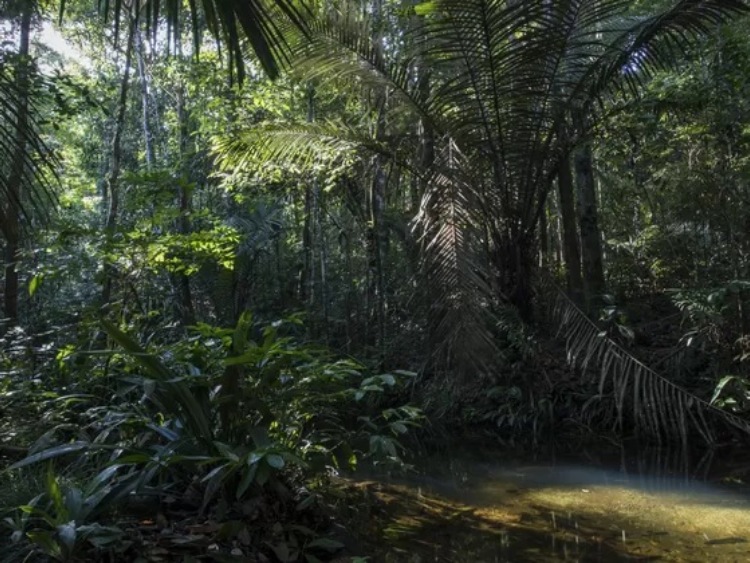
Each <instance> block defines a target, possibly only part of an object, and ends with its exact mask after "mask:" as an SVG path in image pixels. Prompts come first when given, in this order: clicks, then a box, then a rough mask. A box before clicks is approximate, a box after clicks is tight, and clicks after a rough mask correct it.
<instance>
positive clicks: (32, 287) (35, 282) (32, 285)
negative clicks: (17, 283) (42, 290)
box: [29, 274, 43, 297]
mask: <svg viewBox="0 0 750 563" xmlns="http://www.w3.org/2000/svg"><path fill="white" fill-rule="evenodd" d="M42 277H43V276H42V274H37V275H35V276H34V277H33V278H31V281H29V297H34V294H35V293H36V290H37V289H39V284H40V283H42Z"/></svg>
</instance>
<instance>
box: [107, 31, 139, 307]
mask: <svg viewBox="0 0 750 563" xmlns="http://www.w3.org/2000/svg"><path fill="white" fill-rule="evenodd" d="M135 30H136V21H135V20H133V19H131V21H130V31H129V33H128V42H127V45H126V47H125V69H124V70H123V75H122V81H121V82H120V94H119V96H118V102H117V103H118V105H117V117H116V118H115V130H114V134H113V136H112V161H111V164H110V169H109V174H108V176H107V181H106V190H107V193H108V195H109V209H108V211H107V218H106V221H105V224H104V232H105V236H106V238H107V241H108V242H110V243H111V242H112V240H113V238H114V234H115V229H116V228H117V218H118V215H119V206H120V171H121V167H122V133H123V130H124V128H125V111H126V109H127V103H128V86H129V84H130V68H131V66H132V58H133V38H134V35H135ZM114 274H115V272H114V266H113V265H112V264H111V263H109V262H107V263H106V264H105V265H104V284H103V288H102V305H103V306H105V307H106V306H107V305H109V303H110V301H111V300H112V283H113V278H114Z"/></svg>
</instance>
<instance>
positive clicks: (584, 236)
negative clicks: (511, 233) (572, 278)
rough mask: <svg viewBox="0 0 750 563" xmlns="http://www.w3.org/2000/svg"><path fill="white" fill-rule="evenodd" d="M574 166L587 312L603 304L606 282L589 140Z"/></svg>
mask: <svg viewBox="0 0 750 563" xmlns="http://www.w3.org/2000/svg"><path fill="white" fill-rule="evenodd" d="M575 169H576V186H577V191H578V220H579V224H580V228H581V250H582V253H581V254H582V258H583V289H584V292H585V294H586V305H587V308H588V311H589V312H593V311H595V310H596V309H597V308H598V307H599V306H600V305H601V300H602V296H603V295H604V293H605V292H606V284H605V282H604V261H603V258H602V235H601V232H600V230H599V214H598V206H597V201H596V199H597V198H596V181H595V179H594V165H593V155H592V152H591V145H590V144H589V143H585V144H584V145H583V146H581V147H580V148H579V149H578V150H577V151H576V153H575Z"/></svg>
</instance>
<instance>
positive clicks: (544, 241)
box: [539, 206, 549, 269]
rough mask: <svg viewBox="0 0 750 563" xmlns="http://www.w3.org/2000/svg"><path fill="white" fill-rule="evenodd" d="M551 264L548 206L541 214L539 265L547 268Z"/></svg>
mask: <svg viewBox="0 0 750 563" xmlns="http://www.w3.org/2000/svg"><path fill="white" fill-rule="evenodd" d="M548 265H549V225H548V224H547V207H546V206H545V208H544V210H543V211H542V213H541V215H540V216H539V266H540V267H542V268H545V269H546V268H547V266H548Z"/></svg>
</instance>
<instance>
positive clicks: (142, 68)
mask: <svg viewBox="0 0 750 563" xmlns="http://www.w3.org/2000/svg"><path fill="white" fill-rule="evenodd" d="M135 39H136V43H137V55H138V81H139V82H140V84H141V122H142V125H143V140H144V143H145V147H146V169H147V170H151V168H152V166H153V164H154V137H153V133H152V130H151V118H150V115H151V100H150V93H149V85H148V78H147V77H146V61H145V54H144V52H143V36H142V35H141V31H140V30H139V29H138V30H136V32H135ZM178 103H179V101H178ZM178 112H179V110H178Z"/></svg>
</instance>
